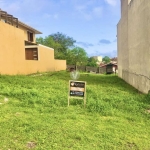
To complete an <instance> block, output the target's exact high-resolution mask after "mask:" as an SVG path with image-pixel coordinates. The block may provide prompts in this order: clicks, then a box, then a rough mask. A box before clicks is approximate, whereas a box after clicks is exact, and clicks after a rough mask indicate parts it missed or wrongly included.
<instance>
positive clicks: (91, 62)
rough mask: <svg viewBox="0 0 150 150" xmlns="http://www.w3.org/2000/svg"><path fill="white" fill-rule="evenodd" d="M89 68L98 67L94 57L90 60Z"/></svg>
mask: <svg viewBox="0 0 150 150" xmlns="http://www.w3.org/2000/svg"><path fill="white" fill-rule="evenodd" d="M87 66H91V67H97V60H96V59H94V58H93V57H90V58H88V63H87Z"/></svg>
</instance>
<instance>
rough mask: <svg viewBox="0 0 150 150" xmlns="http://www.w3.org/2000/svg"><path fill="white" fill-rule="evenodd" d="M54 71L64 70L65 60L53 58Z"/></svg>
mask: <svg viewBox="0 0 150 150" xmlns="http://www.w3.org/2000/svg"><path fill="white" fill-rule="evenodd" d="M54 62H55V71H60V70H66V60H58V59H55V61H54Z"/></svg>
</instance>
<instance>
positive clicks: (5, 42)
mask: <svg viewBox="0 0 150 150" xmlns="http://www.w3.org/2000/svg"><path fill="white" fill-rule="evenodd" d="M24 36H25V34H24V31H23V30H21V29H19V28H15V27H13V26H11V25H9V24H6V23H4V22H2V21H0V74H10V75H14V74H31V73H36V72H37V71H38V72H47V71H55V70H57V71H58V70H66V63H65V61H56V62H55V60H54V50H53V49H52V48H49V47H46V46H43V45H37V46H25V44H24V40H25V39H24ZM25 47H37V48H38V60H25ZM59 62H61V63H59ZM57 65H58V66H57ZM55 68H57V69H55Z"/></svg>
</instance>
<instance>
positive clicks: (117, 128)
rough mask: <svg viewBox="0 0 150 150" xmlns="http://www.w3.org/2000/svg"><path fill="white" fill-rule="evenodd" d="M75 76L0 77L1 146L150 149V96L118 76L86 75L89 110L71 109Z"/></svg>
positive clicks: (75, 103)
mask: <svg viewBox="0 0 150 150" xmlns="http://www.w3.org/2000/svg"><path fill="white" fill-rule="evenodd" d="M69 79H70V75H69V73H66V72H56V73H47V74H43V75H31V76H2V75H1V76H0V103H1V104H0V150H26V149H35V150H53V149H54V150H150V113H149V110H150V95H144V94H140V93H139V92H138V91H137V90H136V89H134V88H133V87H131V86H130V85H128V84H126V83H125V82H124V81H123V80H121V79H119V78H118V77H117V76H115V75H92V74H81V76H80V80H81V81H86V82H87V105H86V108H84V107H83V101H82V100H71V104H70V107H67V98H68V81H69Z"/></svg>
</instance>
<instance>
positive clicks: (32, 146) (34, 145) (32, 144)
mask: <svg viewBox="0 0 150 150" xmlns="http://www.w3.org/2000/svg"><path fill="white" fill-rule="evenodd" d="M35 147H36V143H35V142H33V141H31V142H28V143H27V148H29V149H31V148H35Z"/></svg>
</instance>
